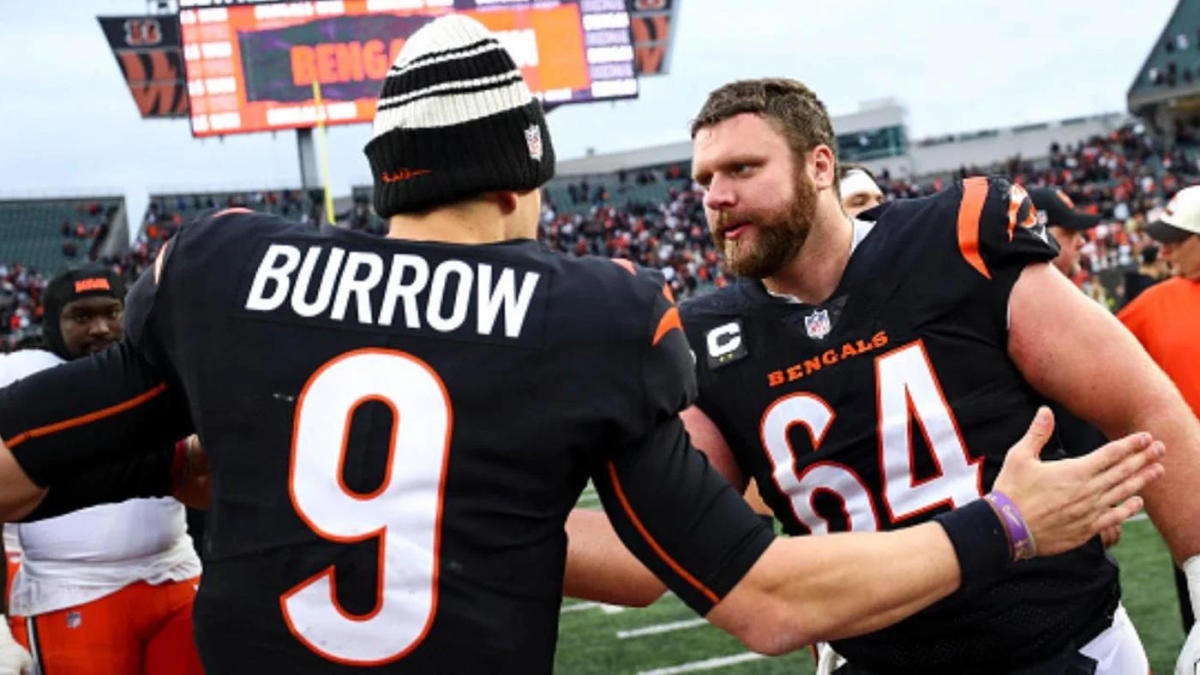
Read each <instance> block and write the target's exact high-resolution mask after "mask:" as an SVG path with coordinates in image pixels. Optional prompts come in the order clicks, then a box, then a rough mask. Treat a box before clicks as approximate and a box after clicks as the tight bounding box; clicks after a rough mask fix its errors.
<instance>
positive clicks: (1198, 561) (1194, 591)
mask: <svg viewBox="0 0 1200 675" xmlns="http://www.w3.org/2000/svg"><path fill="white" fill-rule="evenodd" d="M1179 567H1180V569H1182V570H1183V575H1184V576H1185V577H1187V587H1188V598H1189V599H1190V600H1191V601H1192V611H1193V612H1196V611H1200V555H1194V556H1192V557H1190V558H1188V559H1187V560H1185V561H1183V564H1182V565H1180V566H1179Z"/></svg>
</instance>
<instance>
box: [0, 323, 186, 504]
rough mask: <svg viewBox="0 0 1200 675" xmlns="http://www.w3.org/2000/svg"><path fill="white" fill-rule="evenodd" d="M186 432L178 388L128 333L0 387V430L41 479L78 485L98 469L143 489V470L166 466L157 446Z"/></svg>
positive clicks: (38, 481)
mask: <svg viewBox="0 0 1200 675" xmlns="http://www.w3.org/2000/svg"><path fill="white" fill-rule="evenodd" d="M191 432H192V423H191V419H190V416H189V413H188V408H187V405H186V401H185V400H184V398H183V397H182V395H181V394H180V388H179V387H178V386H174V385H172V384H171V383H170V382H169V381H168V379H167V378H166V377H165V376H163V375H162V374H161V373H160V372H159V371H158V369H156V368H155V367H154V366H152V365H151V364H150V363H149V362H148V361H147V360H146V359H145V358H144V357H143V356H142V355H141V354H140V353H139V352H138V351H137V350H136V349H134V348H133V347H132V346H131V345H130V344H129V343H128V342H127V341H123V342H121V343H119V344H117V345H114V346H113V347H111V348H109V349H107V350H105V351H103V352H100V353H98V354H95V355H92V356H89V357H87V358H82V359H77V360H75V361H71V362H69V363H65V364H62V365H60V366H57V367H54V368H50V369H48V370H44V371H41V372H39V373H35V374H34V375H31V376H29V377H27V378H24V379H22V380H20V381H18V382H15V383H13V384H12V385H10V386H8V387H5V388H3V389H0V438H3V439H4V442H5V443H6V444H7V445H8V447H9V449H10V450H11V451H12V453H13V456H14V457H15V458H16V460H17V463H18V464H19V465H20V466H21V468H22V469H23V470H24V471H25V473H26V474H27V475H28V476H29V478H30V479H31V480H32V481H33V482H34V483H36V484H37V485H39V486H41V487H50V488H53V487H54V486H56V485H59V484H62V485H64V486H66V485H68V484H69V485H71V486H72V487H71V489H72V490H82V489H84V488H85V487H86V485H87V484H88V482H89V481H88V480H87V476H88V475H89V473H90V472H92V471H97V472H99V473H98V474H97V475H103V476H107V477H108V478H109V479H113V478H119V477H125V479H128V480H132V481H133V482H134V483H137V484H139V485H140V487H129V489H130V490H131V491H132V492H134V493H139V492H140V493H144V492H145V491H146V490H147V489H148V488H147V487H146V486H145V481H146V476H147V471H149V472H150V473H151V474H153V473H154V472H155V471H157V469H155V467H159V468H161V467H162V466H163V464H162V462H163V458H162V457H156V456H155V454H154V453H159V452H167V451H168V449H169V448H171V447H173V444H174V443H175V442H176V441H178V440H179V439H181V438H184V437H185V436H187V435H188V434H190V433H191ZM147 448H154V449H155V450H153V451H151V452H147ZM117 487H118V488H119V487H120V486H119V485H118V486H117ZM104 489H105V490H110V492H109V496H110V497H112V496H115V492H113V488H108V487H106V488H104ZM130 496H144V495H143V494H131V495H130ZM79 497H81V498H82V497H83V495H79ZM105 501H111V499H106V500H105Z"/></svg>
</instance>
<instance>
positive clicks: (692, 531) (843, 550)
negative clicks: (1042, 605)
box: [596, 410, 1163, 654]
mask: <svg viewBox="0 0 1200 675" xmlns="http://www.w3.org/2000/svg"><path fill="white" fill-rule="evenodd" d="M1052 430H1053V421H1052V417H1051V416H1050V413H1049V411H1048V410H1043V411H1041V412H1040V413H1039V416H1038V418H1037V419H1036V420H1035V422H1034V423H1033V425H1031V427H1030V430H1029V431H1028V432H1027V433H1026V435H1025V437H1024V438H1022V440H1021V441H1020V442H1019V443H1018V444H1017V445H1016V446H1015V447H1014V448H1013V450H1012V451H1011V452H1010V453H1009V457H1008V459H1007V460H1006V463H1005V467H1004V469H1003V470H1002V472H1001V475H1000V477H999V478H998V479H997V487H998V490H999V491H1001V492H1003V491H1007V497H1005V496H1004V495H998V494H996V493H993V494H992V495H990V497H991V499H989V500H980V501H977V502H974V503H972V504H970V505H967V506H966V507H963V508H960V509H957V510H956V511H953V512H951V513H948V514H945V515H942V516H939V517H938V519H937V522H936V523H927V524H924V525H920V526H917V527H912V528H908V529H905V530H900V531H896V532H887V533H847V534H837V535H830V536H822V537H794V538H788V539H774V538H773V535H771V534H770V531H769V530H767V529H766V526H765V525H762V524H761V521H759V520H758V519H757V518H756V517H755V516H754V514H753V513H752V512H751V511H750V510H749V508H748V507H747V506H746V504H745V502H744V501H742V500H741V498H740V496H739V495H737V493H736V491H734V490H733V489H732V488H731V487H729V486H728V485H727V484H724V483H722V485H721V486H717V487H716V489H714V484H713V482H712V481H713V480H719V479H717V477H716V476H715V474H714V473H712V472H711V471H710V469H709V466H708V464H707V462H706V461H703V460H700V457H699V455H698V454H696V453H695V452H694V451H693V450H691V449H690V447H688V446H686V443H685V444H684V445H685V447H684V449H683V451H682V452H676V451H671V452H668V453H667V455H668V456H669V457H671V458H672V459H669V460H668V461H666V464H665V465H663V466H660V467H658V470H657V471H655V472H653V473H648V472H647V470H649V469H652V468H654V467H652V466H650V465H648V464H646V463H645V461H646V460H645V458H646V457H647V456H648V455H649V454H650V452H649V449H643V450H645V451H644V452H641V453H638V456H639V457H642V458H643V459H642V461H639V462H634V465H633V466H631V467H623V466H621V464H622V462H621V461H620V460H619V459H617V460H613V461H611V462H610V463H609V464H608V467H607V469H608V474H609V478H608V479H607V480H606V479H605V478H604V477H603V476H597V477H596V480H597V487H598V488H599V489H600V493H601V497H602V499H603V500H604V502H605V506H606V509H607V510H608V512H609V515H610V517H611V518H612V519H613V523H614V525H615V527H616V530H617V532H618V534H619V535H620V536H621V539H622V541H623V542H624V543H625V544H626V545H627V546H628V547H629V548H630V550H632V551H633V552H634V553H635V554H636V555H637V556H638V558H639V559H640V560H641V561H642V562H643V563H644V564H646V565H647V566H648V567H649V568H650V569H651V570H653V571H654V572H655V574H657V575H659V576H661V577H662V578H663V579H664V580H666V581H667V583H668V585H669V586H670V587H671V588H672V590H674V591H675V593H676V594H677V595H679V596H680V597H681V598H682V599H684V601H685V602H688V604H689V605H691V606H692V607H693V608H694V609H697V611H699V612H701V613H704V614H706V616H707V617H708V619H709V620H710V621H712V622H713V623H714V624H715V625H718V626H720V627H721V628H723V629H725V630H727V631H728V632H730V633H732V634H733V635H735V636H737V637H738V638H739V639H741V640H742V641H743V642H744V643H745V644H746V645H747V646H749V647H750V648H752V649H754V650H756V651H759V652H763V653H768V654H779V653H784V652H787V651H790V650H792V649H796V648H798V647H801V646H803V645H806V644H809V643H812V642H815V641H818V640H827V639H836V638H840V637H847V636H851V635H857V634H861V633H865V632H870V631H873V630H877V629H879V628H882V627H884V626H887V625H890V624H892V623H894V622H896V621H899V620H900V619H903V618H905V617H907V616H910V615H911V614H913V613H915V612H917V611H919V610H921V609H923V608H925V607H927V606H929V605H930V604H932V603H933V602H935V601H937V600H939V599H941V598H943V597H945V596H947V595H949V594H950V593H952V592H953V591H954V590H956V589H957V588H959V587H960V586H962V585H970V584H975V583H987V582H989V581H992V580H994V579H995V578H996V577H998V576H1000V575H1002V574H1004V573H1005V572H1006V571H1007V570H1008V568H1009V565H1010V564H1012V563H1013V561H1014V560H1015V559H1017V558H1019V557H1028V556H1031V555H1035V554H1041V555H1050V554H1054V553H1059V552H1062V551H1065V550H1069V549H1071V548H1074V547H1076V546H1079V545H1080V544H1082V543H1083V542H1085V541H1087V540H1088V539H1089V538H1091V537H1092V536H1095V534H1096V532H1098V531H1099V530H1100V529H1102V528H1103V527H1105V526H1107V525H1110V524H1112V523H1114V522H1117V521H1119V520H1122V519H1124V518H1127V517H1128V516H1130V515H1132V514H1133V513H1134V512H1136V510H1137V509H1138V508H1139V506H1140V501H1139V500H1138V499H1137V498H1136V497H1134V496H1133V495H1134V494H1135V493H1136V492H1137V491H1138V490H1140V489H1141V488H1142V487H1143V486H1144V485H1145V484H1146V483H1147V482H1149V481H1151V480H1153V479H1155V478H1157V477H1158V476H1159V475H1160V474H1161V471H1162V469H1161V466H1160V465H1158V464H1157V458H1158V457H1159V456H1161V454H1162V450H1163V449H1162V445H1161V444H1158V443H1152V442H1151V441H1150V438H1149V437H1148V436H1147V435H1145V434H1138V435H1134V436H1130V437H1127V438H1124V439H1121V440H1120V441H1115V442H1113V443H1110V444H1109V445H1107V446H1105V447H1104V448H1102V449H1101V450H1100V451H1098V452H1097V453H1093V454H1092V455H1090V456H1088V457H1084V458H1079V459H1074V460H1069V461H1062V462H1050V463H1043V462H1041V461H1040V460H1039V459H1038V453H1039V451H1040V449H1041V448H1042V446H1043V445H1044V444H1045V442H1046V441H1047V440H1048V439H1049V437H1050V433H1051V431H1052ZM658 440H659V442H660V443H661V442H663V441H664V439H663V438H660V439H658ZM668 444H669V443H668ZM676 449H677V448H676ZM660 454H661V453H660ZM696 460H699V462H697V461H696ZM658 461H660V462H661V461H663V460H658ZM627 469H633V470H632V471H628V470H627ZM699 475H703V476H704V477H705V480H698V479H697V476H699ZM1025 511H1028V514H1029V515H1028V519H1027V520H1022V519H1021V518H1020V516H1019V514H1022V513H1024V512H1025ZM1001 513H1004V514H1005V515H1004V517H1003V518H1002V517H1001V515H1000V514H1001ZM1014 516H1015V517H1014ZM730 561H732V562H730Z"/></svg>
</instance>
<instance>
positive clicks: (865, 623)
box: [708, 523, 961, 654]
mask: <svg viewBox="0 0 1200 675" xmlns="http://www.w3.org/2000/svg"><path fill="white" fill-rule="evenodd" d="M864 561H877V562H876V563H875V564H869V565H868V564H864ZM960 579H961V576H960V571H959V561H958V558H957V556H956V554H955V550H954V547H953V546H952V545H951V543H950V540H949V538H948V537H947V535H946V532H945V531H944V530H943V529H942V528H941V527H939V526H938V525H936V524H933V523H927V524H925V525H921V526H918V527H913V528H908V529H905V530H901V531H897V532H888V533H873V534H863V533H845V534H833V535H828V536H822V537H794V538H790V539H779V540H777V541H776V542H775V543H774V544H772V545H771V547H770V548H769V549H768V550H767V552H766V554H764V555H763V557H762V558H760V559H759V561H758V562H757V563H756V564H755V566H754V567H752V568H751V570H750V573H749V574H747V575H746V577H745V579H744V580H743V581H742V582H741V583H740V584H738V585H737V586H735V587H734V589H733V591H731V592H730V593H729V595H727V596H726V597H725V599H724V600H722V602H721V603H720V604H718V605H717V606H716V607H715V608H714V609H713V611H712V612H710V613H709V615H708V619H709V620H710V621H711V622H713V623H714V624H716V625H718V626H720V627H722V628H724V629H725V630H727V631H729V632H731V633H733V634H734V635H737V636H738V637H739V638H741V639H742V640H743V641H744V642H745V643H746V644H747V645H748V646H750V647H751V648H753V649H755V650H757V651H760V652H763V653H768V654H782V653H785V652H788V651H791V650H793V649H796V648H798V647H801V646H803V645H806V644H811V643H813V642H816V641H820V640H831V639H837V638H844V637H850V636H853V635H861V634H863V633H868V632H871V631H874V630H878V629H880V628H883V627H885V626H888V625H891V624H893V623H895V622H896V621H899V620H900V619H902V618H904V617H907V616H911V615H912V614H915V613H916V612H917V611H919V610H921V609H923V608H925V607H928V606H929V605H931V604H933V603H934V602H936V601H937V600H939V599H941V598H944V597H946V596H947V595H949V594H950V593H952V592H954V590H955V589H957V588H958V586H959V583H960Z"/></svg>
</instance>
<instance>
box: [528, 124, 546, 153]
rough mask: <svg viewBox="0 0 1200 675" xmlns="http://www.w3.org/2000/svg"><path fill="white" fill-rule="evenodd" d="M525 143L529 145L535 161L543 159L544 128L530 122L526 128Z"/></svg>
mask: <svg viewBox="0 0 1200 675" xmlns="http://www.w3.org/2000/svg"><path fill="white" fill-rule="evenodd" d="M525 145H527V146H529V156H530V157H531V158H532V159H533V161H535V162H540V161H542V128H541V127H539V126H538V125H536V124H530V125H529V128H528V129H526V130H525Z"/></svg>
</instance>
